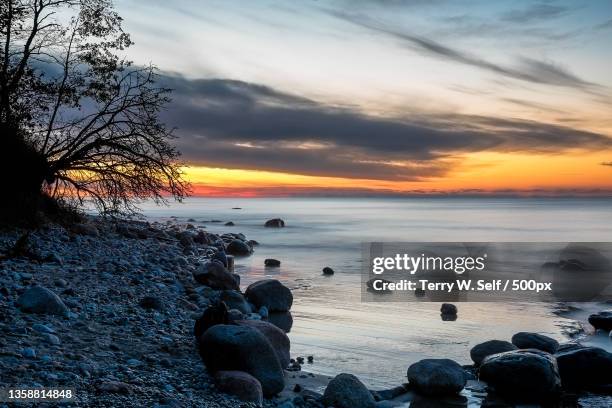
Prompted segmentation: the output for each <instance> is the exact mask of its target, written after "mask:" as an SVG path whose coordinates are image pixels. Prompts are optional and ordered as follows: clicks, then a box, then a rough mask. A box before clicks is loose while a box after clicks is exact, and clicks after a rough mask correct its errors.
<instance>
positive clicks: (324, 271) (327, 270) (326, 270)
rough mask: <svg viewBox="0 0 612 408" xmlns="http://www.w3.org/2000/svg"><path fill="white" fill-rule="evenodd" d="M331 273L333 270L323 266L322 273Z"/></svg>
mask: <svg viewBox="0 0 612 408" xmlns="http://www.w3.org/2000/svg"><path fill="white" fill-rule="evenodd" d="M333 274H334V270H333V269H332V268H330V267H329V266H326V267H325V268H323V275H333Z"/></svg>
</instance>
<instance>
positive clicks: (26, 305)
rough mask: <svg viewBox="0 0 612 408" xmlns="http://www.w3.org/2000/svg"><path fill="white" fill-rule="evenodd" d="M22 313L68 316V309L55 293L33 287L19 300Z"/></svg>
mask: <svg viewBox="0 0 612 408" xmlns="http://www.w3.org/2000/svg"><path fill="white" fill-rule="evenodd" d="M17 305H18V306H19V308H20V309H21V311H22V312H28V313H39V314H52V315H58V316H67V315H68V312H69V311H68V307H66V305H65V304H64V302H62V299H60V297H59V296H57V295H56V294H55V293H54V292H53V291H51V290H49V289H47V288H44V287H42V286H32V287H31V288H29V289H27V290H26V291H25V292H24V293H23V294H22V295H21V296H20V297H19V299H17Z"/></svg>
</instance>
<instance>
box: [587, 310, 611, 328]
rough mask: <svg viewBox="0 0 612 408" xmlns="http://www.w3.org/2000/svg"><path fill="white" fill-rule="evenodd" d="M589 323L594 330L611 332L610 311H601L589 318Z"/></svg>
mask: <svg viewBox="0 0 612 408" xmlns="http://www.w3.org/2000/svg"><path fill="white" fill-rule="evenodd" d="M589 323H590V324H591V325H592V326H593V327H594V328H596V329H599V330H603V331H607V332H609V331H611V330H612V311H603V312H599V313H595V314H592V315H590V316H589Z"/></svg>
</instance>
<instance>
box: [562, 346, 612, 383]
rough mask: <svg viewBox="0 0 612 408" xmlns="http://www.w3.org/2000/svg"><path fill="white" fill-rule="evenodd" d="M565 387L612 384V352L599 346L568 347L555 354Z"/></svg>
mask: <svg viewBox="0 0 612 408" xmlns="http://www.w3.org/2000/svg"><path fill="white" fill-rule="evenodd" d="M555 356H556V357H557V364H558V365H559V373H560V374H561V382H562V383H563V387H564V388H573V389H580V388H591V387H597V386H602V385H608V384H612V354H611V353H608V352H607V351H605V350H603V349H600V348H598V347H575V348H567V349H566V350H564V351H560V352H559V353H557V354H556V355H555Z"/></svg>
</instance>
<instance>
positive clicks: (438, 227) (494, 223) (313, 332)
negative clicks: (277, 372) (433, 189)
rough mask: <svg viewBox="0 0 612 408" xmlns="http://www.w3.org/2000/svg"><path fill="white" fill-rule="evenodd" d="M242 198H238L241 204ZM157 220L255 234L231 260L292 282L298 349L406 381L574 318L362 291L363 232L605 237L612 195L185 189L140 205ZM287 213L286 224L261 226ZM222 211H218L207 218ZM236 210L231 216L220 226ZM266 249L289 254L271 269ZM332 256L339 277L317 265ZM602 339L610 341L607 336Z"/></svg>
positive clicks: (371, 377)
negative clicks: (252, 244) (206, 193)
mask: <svg viewBox="0 0 612 408" xmlns="http://www.w3.org/2000/svg"><path fill="white" fill-rule="evenodd" d="M236 208H239V209H236ZM142 210H143V213H144V215H145V216H146V217H148V218H149V219H151V220H162V221H163V220H166V219H169V218H170V217H178V221H180V222H188V220H190V219H192V220H195V221H189V222H191V223H192V224H194V225H205V226H206V229H207V230H208V231H211V232H231V231H235V232H242V233H244V234H245V235H246V236H247V238H248V239H254V240H257V241H258V242H259V243H260V246H258V247H256V249H255V253H254V255H253V256H250V257H246V258H237V259H236V272H238V273H239V274H240V275H241V277H242V286H243V287H246V286H247V285H248V284H249V283H251V282H253V281H256V280H259V279H262V278H265V277H272V278H276V279H279V280H281V281H283V282H285V283H286V284H287V285H288V286H289V287H290V288H292V289H293V292H294V306H293V309H292V313H293V318H294V324H293V328H292V329H291V333H290V334H289V336H290V338H291V342H292V347H291V348H292V355H293V356H300V355H301V356H308V355H313V356H314V363H313V364H306V367H305V369H307V370H308V371H310V372H313V373H318V374H324V375H336V374H338V373H340V372H349V373H352V374H355V375H357V376H358V377H360V378H361V379H362V380H363V381H364V382H365V383H367V384H368V385H369V386H371V387H375V388H379V387H380V388H382V387H387V386H395V385H397V384H399V383H401V382H404V381H405V375H406V369H407V368H408V366H409V365H410V364H411V363H413V362H415V361H417V360H419V359H421V358H426V357H439V358H442V357H445V358H451V359H454V360H456V361H458V362H459V363H462V364H468V363H470V358H469V350H470V348H471V347H472V346H474V345H475V344H477V343H480V342H482V341H485V340H490V339H504V340H509V339H510V338H511V337H512V335H513V334H514V333H516V332H518V331H536V332H540V333H544V334H547V335H549V336H551V337H554V338H556V339H558V340H560V341H564V340H567V339H568V337H567V332H568V330H569V331H571V330H572V329H574V328H575V327H576V321H575V320H574V319H572V317H571V316H559V315H557V314H555V313H554V310H555V305H552V304H544V303H459V304H458V307H459V317H458V319H457V320H456V321H453V322H448V321H447V322H444V321H442V320H441V319H440V314H439V308H440V305H439V303H365V302H361V293H360V282H361V280H360V279H361V278H360V271H361V243H362V242H369V241H421V242H425V241H462V242H467V241H479V242H483V241H542V242H559V241H560V242H565V241H573V242H577V241H591V242H596V241H610V238H611V237H612V222H611V221H612V200H609V199H552V198H551V199H532V198H516V199H514V198H513V199H510V198H477V199H469V198H386V199H383V198H380V199H378V198H367V199H366V198H363V199H359V198H341V199H325V198H321V199H318V198H317V199H314V198H274V199H264V198H249V199H240V198H227V199H203V198H190V199H188V200H186V201H185V203H183V204H173V205H171V206H169V207H156V206H154V205H151V204H145V205H143V206H142ZM276 217H279V218H282V219H284V220H285V222H286V223H287V226H286V227H285V228H282V229H272V228H264V227H263V224H264V222H265V220H267V219H270V218H276ZM213 220H215V221H221V222H211V221H213ZM228 221H232V222H234V223H235V226H231V227H230V226H225V225H224V223H225V222H228ZM265 258H276V259H279V260H280V261H281V262H282V265H281V267H279V268H265V267H264V259H265ZM325 266H330V267H332V268H333V269H334V270H335V271H336V273H335V275H333V276H329V277H328V276H323V275H322V274H321V269H322V268H323V267H325ZM600 343H602V344H598V345H599V346H604V347H606V348H608V349H612V347H609V344H607V343H605V342H604V341H602V342H600Z"/></svg>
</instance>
